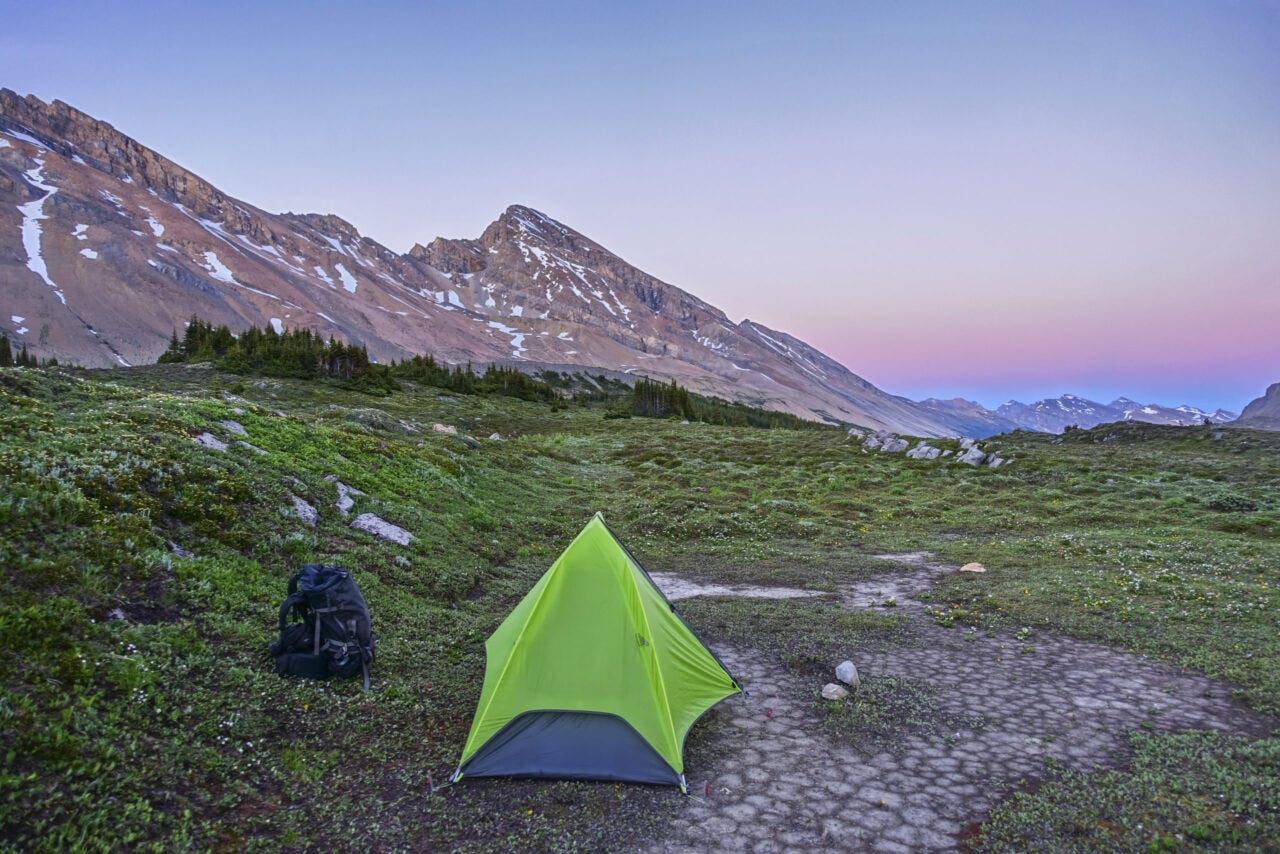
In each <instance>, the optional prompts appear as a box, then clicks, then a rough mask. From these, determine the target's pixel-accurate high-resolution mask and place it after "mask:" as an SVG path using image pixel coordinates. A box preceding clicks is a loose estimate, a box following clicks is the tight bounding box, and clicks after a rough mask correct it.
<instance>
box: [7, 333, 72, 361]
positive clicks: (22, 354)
mask: <svg viewBox="0 0 1280 854" xmlns="http://www.w3.org/2000/svg"><path fill="white" fill-rule="evenodd" d="M57 364H58V360H57V359H52V358H51V359H44V360H43V361H42V360H41V359H39V358H37V357H35V356H32V355H31V354H30V353H29V352H28V351H27V345H26V344H25V343H23V345H22V349H21V350H19V351H18V352H17V353H14V352H13V345H12V344H10V343H9V336H8V335H0V368H39V367H44V366H49V367H54V366H56V365H57Z"/></svg>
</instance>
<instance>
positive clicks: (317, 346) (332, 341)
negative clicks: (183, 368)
mask: <svg viewBox="0 0 1280 854" xmlns="http://www.w3.org/2000/svg"><path fill="white" fill-rule="evenodd" d="M157 362H159V363H169V362H212V363H213V364H214V367H216V368H218V369H219V370H223V371H227V372H229V373H233V374H262V375H265V376H272V377H295V378H298V379H316V378H319V377H327V378H330V379H335V380H343V381H347V382H352V383H354V384H356V385H360V386H364V387H382V388H385V389H386V390H388V391H389V390H390V389H391V387H392V386H393V385H394V382H393V381H392V380H391V377H390V374H389V372H388V371H387V369H386V367H384V366H382V365H378V364H376V363H373V362H370V361H369V353H368V351H367V350H365V348H364V347H363V346H362V345H360V344H348V343H346V342H343V341H339V340H337V339H336V338H333V337H330V338H329V340H328V341H326V340H325V339H323V338H321V337H320V336H319V335H316V334H315V333H314V332H312V331H311V330H310V329H306V328H302V329H287V330H285V331H284V332H276V331H275V330H274V329H272V328H270V327H268V328H265V329H260V328H258V327H256V326H251V327H249V328H248V329H246V330H245V331H243V332H241V333H240V334H239V335H234V334H232V332H231V329H230V328H229V327H227V326H225V325H224V326H214V325H213V324H211V323H206V322H204V321H203V320H201V319H200V318H198V317H195V316H193V317H192V318H191V320H190V321H189V322H188V323H187V328H186V331H185V332H184V333H183V336H182V338H181V339H179V338H178V333H177V332H176V331H175V332H174V333H173V335H172V336H171V337H170V339H169V348H168V349H167V350H165V351H164V352H163V353H161V354H160V358H159V359H158V360H157Z"/></svg>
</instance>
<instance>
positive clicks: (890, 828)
mask: <svg viewBox="0 0 1280 854" xmlns="http://www.w3.org/2000/svg"><path fill="white" fill-rule="evenodd" d="M885 557H887V558H889V559H895V560H896V561H898V562H899V563H903V564H905V565H906V566H908V567H910V568H909V569H908V570H907V571H904V572H902V573H895V574H890V575H887V576H882V577H878V578H875V579H873V580H871V581H868V582H864V583H860V584H857V585H853V586H849V587H846V588H844V589H843V590H842V591H841V594H840V600H841V603H842V604H843V605H844V606H845V607H848V608H860V607H874V606H877V605H879V604H881V603H883V602H884V600H885V599H888V598H894V599H896V601H897V603H898V609H899V611H900V612H902V613H904V614H905V615H906V616H907V618H908V620H910V622H911V625H912V628H913V629H914V630H915V632H916V633H917V634H918V635H919V636H920V638H921V639H922V640H923V644H919V645H913V646H911V647H906V646H891V647H888V648H885V649H879V650H876V651H860V650H858V649H857V648H855V647H853V646H852V645H851V647H850V649H849V658H850V659H852V661H853V662H854V664H856V665H857V667H858V672H859V674H860V675H861V676H862V677H863V678H864V679H867V678H873V679H874V678H875V677H896V678H902V679H910V680H913V681H919V682H923V683H927V684H928V685H929V686H930V687H931V689H932V691H933V692H934V693H933V695H932V696H933V698H934V700H935V702H936V703H937V706H938V711H939V712H940V715H939V717H940V719H943V720H946V721H949V722H955V721H963V722H967V723H968V728H959V729H948V730H947V731H924V732H921V731H917V732H907V733H906V734H905V735H902V734H898V735H896V736H894V737H892V738H884V739H878V738H874V737H873V738H871V739H870V740H868V741H864V742H863V743H859V744H851V743H843V744H842V743H840V742H839V741H837V740H835V739H833V738H832V737H831V736H830V735H828V733H827V732H826V731H825V730H824V727H823V721H822V707H821V706H820V705H819V704H818V702H816V701H815V698H816V696H817V692H818V689H819V688H821V686H822V681H821V680H809V679H805V678H802V677H799V676H796V675H795V674H793V673H791V672H789V671H787V670H786V669H785V668H784V667H783V666H782V665H781V664H780V663H779V662H777V661H775V660H771V659H770V658H769V657H767V656H764V655H761V654H759V653H756V652H754V651H752V650H748V649H741V648H723V647H716V653H717V655H719V656H720V657H721V659H722V660H723V661H724V663H725V664H726V665H727V666H728V667H729V669H730V671H732V672H733V673H734V675H735V676H736V677H737V678H738V679H739V681H740V682H741V683H742V684H743V685H744V687H745V688H746V689H747V691H748V692H749V693H748V694H747V695H739V696H736V697H734V698H731V699H730V700H727V701H726V702H724V703H722V704H721V705H720V706H718V707H716V708H715V709H714V710H712V712H710V713H709V717H710V719H711V720H710V722H711V724H712V725H711V726H710V727H708V731H710V732H713V733H714V735H710V736H708V737H707V739H706V741H705V742H703V743H702V744H694V743H691V744H690V746H689V750H688V752H687V753H686V757H685V759H686V768H687V770H688V783H689V791H690V793H691V794H693V795H695V796H696V797H695V798H690V799H688V801H687V807H686V808H685V809H684V810H683V811H682V815H681V816H680V817H679V818H677V819H676V820H675V821H674V822H673V823H672V825H671V826H670V828H669V833H668V835H667V837H666V838H665V839H663V840H660V841H658V842H657V843H656V844H655V845H654V846H653V847H652V849H651V850H653V851H659V852H677V851H707V850H726V851H797V852H799V851H812V850H815V849H826V850H845V851H849V850H857V851H879V852H918V851H946V850H953V849H955V848H957V847H958V846H959V845H960V842H961V837H962V835H963V832H964V830H965V828H966V827H968V826H970V825H972V824H973V823H974V822H976V821H979V820H981V819H982V817H983V816H984V814H985V813H986V811H987V810H989V809H991V808H992V807H993V806H995V805H996V803H997V802H998V801H1000V800H1001V799H1002V798H1003V797H1005V796H1006V795H1008V794H1009V793H1010V792H1011V791H1013V790H1014V789H1015V788H1016V787H1017V785H1018V782H1019V780H1021V779H1024V778H1035V777H1038V776H1041V775H1042V774H1043V773H1044V764H1045V760H1046V758H1052V759H1054V760H1057V761H1058V762H1060V763H1062V764H1063V765H1065V766H1067V767H1070V768H1074V769H1078V770H1086V769H1089V768H1094V767H1097V766H1102V765H1113V764H1115V763H1116V761H1117V759H1118V758H1120V757H1122V756H1123V755H1124V751H1125V748H1126V743H1127V742H1126V735H1127V733H1128V732H1129V731H1131V730H1133V729H1134V728H1135V727H1139V726H1148V727H1153V728H1155V729H1159V730H1171V731H1172V730H1186V729H1213V730H1221V731H1226V732H1231V733H1238V734H1246V735H1255V736H1258V735H1263V734H1266V733H1268V732H1271V731H1273V730H1274V728H1275V725H1276V721H1275V720H1274V719H1272V718H1270V717H1267V716H1264V715H1261V714H1259V713H1257V712H1254V711H1252V710H1251V709H1249V708H1248V707H1246V706H1244V705H1243V704H1242V703H1239V702H1237V701H1236V700H1234V699H1233V698H1232V696H1231V691H1230V687H1229V686H1227V685H1224V684H1222V683H1218V682H1215V681H1213V680H1210V679H1208V678H1205V677H1203V676H1199V675H1197V674H1194V673H1190V672H1188V671H1185V670H1181V669H1179V668H1176V667H1171V666H1167V665H1163V664H1159V663H1156V662H1153V661H1151V660H1149V659H1145V658H1142V657H1140V656H1137V655H1133V654H1131V653H1126V652H1123V651H1120V650H1116V649H1111V648H1108V647H1104V646H1101V645H1098V644H1093V643H1088V642H1085V641H1080V640H1075V639H1072V638H1067V637H1055V636H1051V635H1046V634H1044V633H1040V632H1037V634H1036V635H1035V637H1034V639H1033V640H1032V641H1031V642H1030V644H1029V645H1027V644H1024V643H1023V642H1022V641H1020V640H1018V639H1017V638H1015V637H1014V636H1012V635H1010V634H1004V633H998V634H996V635H994V636H991V637H988V636H985V635H981V634H979V635H974V636H972V637H970V638H966V633H965V632H964V631H963V630H959V629H949V628H943V627H941V626H938V625H936V624H935V623H934V622H933V620H932V619H931V618H930V617H929V615H928V614H927V613H926V610H925V606H924V605H922V604H921V603H920V602H918V601H916V600H915V599H914V598H913V597H914V596H918V595H919V594H921V593H923V592H925V591H927V590H928V589H929V587H930V586H931V585H932V582H933V579H934V578H936V577H937V576H938V575H939V574H941V573H942V572H946V571H951V570H953V569H954V567H944V566H941V565H938V564H931V563H929V562H928V561H927V556H926V555H924V554H921V553H915V554H910V555H888V556H885ZM836 663H837V662H835V661H833V662H831V666H832V668H833V669H834V666H835V664H836ZM827 678H828V679H831V678H832V677H831V676H828V677H827ZM846 702H848V701H846Z"/></svg>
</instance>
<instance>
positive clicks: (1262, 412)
mask: <svg viewBox="0 0 1280 854" xmlns="http://www.w3.org/2000/svg"><path fill="white" fill-rule="evenodd" d="M1232 425H1233V426H1235V427H1252V428H1253V429H1255V430H1280V383H1272V384H1271V385H1270V386H1268V387H1267V393H1266V394H1264V395H1263V396H1262V397H1259V398H1257V399H1255V400H1253V401H1250V403H1249V405H1248V406H1246V407H1245V408H1244V411H1243V412H1241V413H1240V417H1239V418H1238V419H1237V420H1235V421H1233V422H1232Z"/></svg>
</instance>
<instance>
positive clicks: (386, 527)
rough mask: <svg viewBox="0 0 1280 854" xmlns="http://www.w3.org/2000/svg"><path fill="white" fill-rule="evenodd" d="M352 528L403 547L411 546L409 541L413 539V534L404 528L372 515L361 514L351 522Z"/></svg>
mask: <svg viewBox="0 0 1280 854" xmlns="http://www.w3.org/2000/svg"><path fill="white" fill-rule="evenodd" d="M351 527H353V528H355V529H356V530H358V531H364V532H365V533H369V534H373V535H374V536H375V537H377V538H378V539H380V540H389V541H390V542H393V543H398V544H400V545H402V546H407V545H409V541H410V540H412V539H413V534H410V533H409V532H408V531H406V530H405V529H404V528H401V527H400V526H399V525H393V524H391V523H390V522H388V521H386V520H385V519H381V518H379V517H378V516H375V515H374V514H372V513H361V514H360V515H359V516H357V517H356V518H355V519H354V520H353V521H352V522H351Z"/></svg>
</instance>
